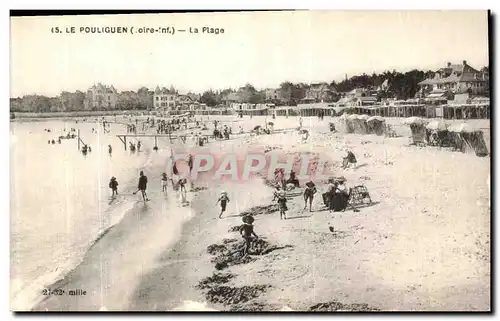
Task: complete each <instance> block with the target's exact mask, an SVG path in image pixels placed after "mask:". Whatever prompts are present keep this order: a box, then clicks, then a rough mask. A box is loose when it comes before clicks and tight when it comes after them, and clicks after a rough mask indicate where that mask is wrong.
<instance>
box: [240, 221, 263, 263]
mask: <svg viewBox="0 0 500 321" xmlns="http://www.w3.org/2000/svg"><path fill="white" fill-rule="evenodd" d="M241 220H242V221H243V225H241V227H240V234H241V237H242V238H243V239H244V240H245V247H244V248H243V256H246V255H247V254H248V252H249V250H250V247H251V246H252V241H253V239H254V238H253V237H254V236H255V238H256V239H258V238H259V237H258V236H257V234H255V231H254V230H253V225H252V223H253V221H254V218H253V217H252V216H250V215H248V216H244V217H243V218H242V219H241Z"/></svg>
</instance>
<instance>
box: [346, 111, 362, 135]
mask: <svg viewBox="0 0 500 321" xmlns="http://www.w3.org/2000/svg"><path fill="white" fill-rule="evenodd" d="M358 117H359V115H358V114H352V115H349V116H347V121H346V123H347V132H348V133H356V124H357V121H358Z"/></svg>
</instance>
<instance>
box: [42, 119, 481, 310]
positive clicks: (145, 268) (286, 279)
mask: <svg viewBox="0 0 500 321" xmlns="http://www.w3.org/2000/svg"><path fill="white" fill-rule="evenodd" d="M213 119H214V117H210V121H212V120H213ZM219 119H220V120H221V121H222V124H223V125H224V124H231V126H232V127H233V128H235V127H236V126H240V125H241V126H244V127H245V129H249V128H253V126H255V125H256V124H261V125H262V124H263V123H264V118H263V117H253V118H252V119H249V118H248V117H247V118H245V119H243V120H241V119H236V118H233V117H226V118H224V117H219ZM268 120H270V119H268ZM329 121H336V119H335V118H332V119H330V118H326V119H325V120H324V121H322V122H319V121H318V120H317V119H316V118H305V119H304V127H305V128H307V129H308V130H309V131H310V133H311V136H310V138H309V140H308V142H306V143H303V142H301V141H300V139H299V137H300V136H299V135H298V134H294V133H278V134H273V135H257V136H249V135H235V137H234V138H232V139H231V140H230V141H229V142H228V141H211V142H210V143H209V149H210V150H214V151H215V150H217V151H220V150H221V149H227V148H230V147H229V146H236V145H239V146H241V145H252V146H254V145H255V146H275V147H276V148H278V149H282V150H285V151H292V150H311V149H314V150H315V151H320V152H321V153H325V154H327V155H328V156H329V157H331V159H333V160H334V169H333V170H334V172H335V173H338V175H343V176H345V177H346V179H347V185H348V186H354V185H359V184H364V185H365V186H366V187H367V188H368V191H369V193H370V196H371V199H372V201H373V202H372V204H370V205H368V206H364V207H360V208H359V212H354V211H353V210H352V209H347V210H346V211H345V212H335V213H329V212H328V210H326V209H325V207H324V205H323V202H322V200H321V195H320V194H321V192H324V191H325V188H326V187H325V186H323V185H319V186H318V190H319V192H320V193H318V194H317V195H316V197H315V199H314V202H313V205H312V212H309V211H308V210H304V209H303V207H304V201H303V198H302V195H300V192H301V191H302V190H303V189H301V188H299V189H298V190H296V191H294V194H293V195H296V196H292V197H290V198H289V203H288V208H289V211H288V213H287V216H288V218H289V219H287V220H280V217H279V213H278V212H277V211H276V207H275V206H274V205H273V204H274V203H275V202H272V198H273V189H272V188H271V187H269V186H267V185H265V184H264V181H263V180H262V179H260V178H255V179H253V180H251V181H249V182H246V183H245V184H241V183H229V182H223V183H222V182H216V183H213V184H211V185H210V184H209V185H201V184H200V185H198V186H197V187H198V188H199V190H197V191H196V192H189V193H188V199H189V201H190V206H187V207H180V206H179V205H180V202H179V200H178V195H177V194H176V192H174V191H173V190H172V189H170V190H169V191H168V195H167V196H164V195H163V194H162V193H161V192H159V191H156V190H155V191H151V195H152V196H151V198H152V200H151V201H150V202H148V203H142V202H137V204H136V205H135V206H134V208H133V209H132V210H130V211H129V212H127V214H126V215H125V217H124V219H123V220H122V221H120V222H119V223H118V224H117V225H115V226H114V227H112V228H111V229H110V230H109V231H108V232H107V233H106V234H105V235H103V236H102V238H101V239H100V240H99V241H98V242H96V243H95V245H94V246H93V247H92V248H91V249H90V250H89V251H88V253H87V254H86V256H85V258H84V260H83V262H82V263H81V264H80V265H79V266H78V267H76V268H75V269H74V270H73V271H72V272H71V273H69V274H68V275H67V276H66V277H65V278H64V279H63V280H61V281H59V282H58V283H56V284H54V285H53V286H52V287H51V288H62V289H67V290H69V289H82V290H85V291H86V293H87V294H86V295H80V296H69V295H61V296H47V297H45V300H43V301H42V302H41V303H40V304H38V305H37V306H36V307H35V308H34V310H36V311H98V310H105V311H106V310H107V311H167V310H168V311H170V310H200V309H204V310H209V309H215V310H219V311H222V310H240V311H241V310H244V311H262V310H264V311H277V310H283V309H285V310H290V309H291V310H296V311H311V310H313V311H325V310H336V311H339V310H340V311H366V310H382V311H445V310H447V311H450V310H453V311H488V310H490V243H489V240H490V194H489V179H490V159H489V158H488V157H486V158H481V157H476V156H475V155H470V154H463V153H459V152H451V151H449V150H446V149H441V148H434V147H425V148H422V147H416V146H409V137H408V135H409V128H408V127H407V126H406V127H405V126H403V125H402V124H401V119H399V120H398V119H391V120H389V121H388V122H389V123H391V124H394V125H395V126H396V127H397V128H398V129H397V131H398V133H400V134H401V137H397V138H385V137H381V136H374V135H355V134H347V135H346V134H342V133H330V132H329V131H328V122H329ZM273 122H274V123H275V128H276V129H278V128H293V127H296V126H297V118H293V117H290V118H285V117H279V118H277V119H276V120H273ZM473 125H474V126H476V127H477V126H479V127H486V128H489V121H487V120H484V121H477V124H473ZM485 140H486V141H487V144H488V146H489V135H488V134H485ZM345 146H347V147H349V148H350V149H351V150H353V151H354V152H355V154H356V156H357V158H358V166H357V168H355V169H347V170H342V169H340V167H339V163H340V159H341V156H342V155H343V151H342V148H344V147H345ZM155 166H156V167H155ZM161 166H162V164H153V168H152V169H151V171H152V172H154V171H158V172H161V171H162V170H163V169H162V168H161ZM155 168H156V169H155ZM472 168H473V169H474V175H472V174H471V169H472ZM303 183H304V182H301V184H303ZM222 189H223V190H226V191H227V192H228V194H229V197H230V199H231V202H230V203H229V205H228V209H227V212H226V213H225V214H224V216H223V219H218V218H217V216H218V213H219V207H218V206H216V205H215V202H216V201H217V198H218V196H219V193H220V191H221V190H222ZM257 207H260V208H257ZM244 212H248V213H252V214H253V215H254V217H255V222H254V226H255V232H256V233H257V234H258V235H259V237H260V238H261V240H262V242H263V243H262V244H263V245H262V249H261V250H262V251H261V253H260V255H255V254H251V255H250V256H249V258H248V260H243V261H238V260H239V259H238V258H237V259H234V260H233V261H234V262H232V261H231V259H230V260H229V261H228V262H229V264H225V265H222V266H220V265H219V266H216V265H217V264H216V263H217V262H218V261H217V260H216V261H214V258H215V257H216V255H217V253H214V252H213V251H212V254H209V253H208V252H207V248H208V247H209V246H212V247H213V248H215V247H217V246H218V247H221V248H225V249H228V251H229V250H230V249H231V248H232V246H235V245H236V244H239V243H240V242H241V237H240V236H239V233H237V232H231V231H230V230H234V229H235V227H237V226H239V225H240V224H242V222H241V214H242V213H244ZM180 226H182V228H179V227H180ZM330 227H333V230H334V232H331V231H330ZM214 245H216V246H214ZM216 252H217V251H216ZM221 253H222V252H220V253H218V254H221ZM214 262H215V263H214ZM219 262H220V260H219ZM233 264H234V265H233ZM209 277H212V279H215V280H216V281H215V282H209V281H207V279H206V278H209ZM204 279H205V281H203V280H204ZM203 284H205V286H201V288H200V285H203Z"/></svg>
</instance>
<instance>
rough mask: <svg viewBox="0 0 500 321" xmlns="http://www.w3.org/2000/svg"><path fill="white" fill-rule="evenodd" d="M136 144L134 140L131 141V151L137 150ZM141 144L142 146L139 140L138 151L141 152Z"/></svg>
mask: <svg viewBox="0 0 500 321" xmlns="http://www.w3.org/2000/svg"><path fill="white" fill-rule="evenodd" d="M135 146H136V145H135V144H134V143H132V142H130V143H129V149H130V151H131V152H132V153H133V152H135V150H136V147H135ZM141 146H142V145H141V142H140V141H137V151H138V152H140V151H141ZM110 154H111V153H110Z"/></svg>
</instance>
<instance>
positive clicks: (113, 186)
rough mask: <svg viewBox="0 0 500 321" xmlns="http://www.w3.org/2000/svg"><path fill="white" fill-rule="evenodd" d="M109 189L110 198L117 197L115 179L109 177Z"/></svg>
mask: <svg viewBox="0 0 500 321" xmlns="http://www.w3.org/2000/svg"><path fill="white" fill-rule="evenodd" d="M109 188H111V191H112V193H111V197H115V196H117V195H118V182H117V181H116V177H114V176H113V177H111V180H110V181H109Z"/></svg>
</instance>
